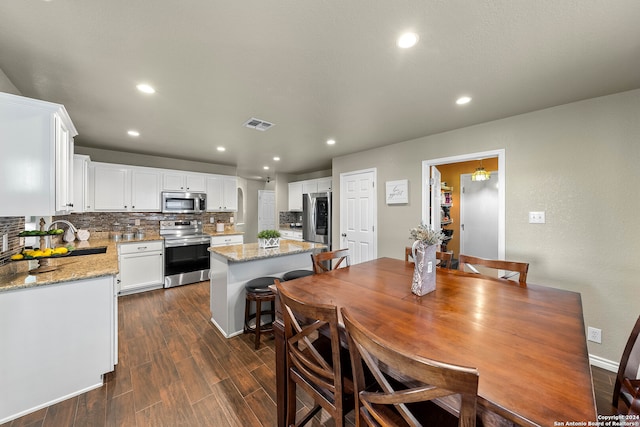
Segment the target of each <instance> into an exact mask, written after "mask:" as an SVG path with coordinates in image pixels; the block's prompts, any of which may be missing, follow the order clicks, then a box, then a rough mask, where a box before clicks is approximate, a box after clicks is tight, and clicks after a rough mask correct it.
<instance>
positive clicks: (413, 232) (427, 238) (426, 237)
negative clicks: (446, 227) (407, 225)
mask: <svg viewBox="0 0 640 427" xmlns="http://www.w3.org/2000/svg"><path fill="white" fill-rule="evenodd" d="M409 233H410V236H411V237H410V238H411V239H413V240H419V241H421V242H424V243H425V244H427V245H429V246H431V245H439V244H441V243H442V241H443V240H444V234H442V232H441V231H435V230H431V229H430V228H429V227H428V226H426V225H424V224H420V225H418V226H417V227H415V228H412V229H410V230H409Z"/></svg>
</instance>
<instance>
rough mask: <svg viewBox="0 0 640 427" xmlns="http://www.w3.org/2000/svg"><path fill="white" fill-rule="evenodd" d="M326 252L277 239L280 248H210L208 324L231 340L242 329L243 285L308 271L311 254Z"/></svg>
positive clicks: (314, 245) (318, 246)
mask: <svg viewBox="0 0 640 427" xmlns="http://www.w3.org/2000/svg"><path fill="white" fill-rule="evenodd" d="M323 250H326V246H325V245H322V244H318V243H310V242H298V241H294V240H286V239H280V246H278V247H275V248H259V247H258V244H257V243H246V244H243V245H231V246H222V247H211V248H209V252H211V273H210V278H211V294H210V298H211V321H212V322H213V324H214V325H216V327H217V328H218V329H219V330H220V332H222V333H223V334H224V336H225V337H227V338H230V337H232V336H235V335H239V334H241V333H242V331H243V329H244V328H243V327H244V305H245V290H244V285H245V284H246V283H247V282H248V281H249V280H251V279H255V278H257V277H262V276H275V277H282V275H283V274H284V273H286V272H287V271H291V270H311V269H312V266H311V254H312V253H316V252H321V251H323Z"/></svg>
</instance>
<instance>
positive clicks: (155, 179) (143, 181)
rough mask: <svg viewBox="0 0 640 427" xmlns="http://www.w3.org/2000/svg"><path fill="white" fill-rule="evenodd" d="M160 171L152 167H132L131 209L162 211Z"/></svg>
mask: <svg viewBox="0 0 640 427" xmlns="http://www.w3.org/2000/svg"><path fill="white" fill-rule="evenodd" d="M160 179H161V175H160V172H159V171H157V170H155V169H151V168H131V210H132V211H139V212H160V210H161V209H160Z"/></svg>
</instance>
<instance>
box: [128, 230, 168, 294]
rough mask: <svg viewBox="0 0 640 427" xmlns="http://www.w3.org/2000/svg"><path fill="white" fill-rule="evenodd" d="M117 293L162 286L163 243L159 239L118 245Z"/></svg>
mask: <svg viewBox="0 0 640 427" xmlns="http://www.w3.org/2000/svg"><path fill="white" fill-rule="evenodd" d="M118 266H119V270H120V274H119V281H118V282H119V286H118V293H119V294H129V293H134V292H141V291H146V290H150V289H158V288H162V287H163V286H164V245H163V242H162V241H161V240H157V241H156V240H153V241H143V242H132V243H121V244H120V245H119V246H118Z"/></svg>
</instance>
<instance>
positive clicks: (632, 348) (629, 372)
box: [612, 316, 640, 414]
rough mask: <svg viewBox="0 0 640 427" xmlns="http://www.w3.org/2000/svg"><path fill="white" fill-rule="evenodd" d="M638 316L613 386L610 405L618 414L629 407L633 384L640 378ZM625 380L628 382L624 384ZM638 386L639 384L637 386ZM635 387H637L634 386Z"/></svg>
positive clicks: (639, 330)
mask: <svg viewBox="0 0 640 427" xmlns="http://www.w3.org/2000/svg"><path fill="white" fill-rule="evenodd" d="M639 336H640V316H638V319H637V320H636V324H635V325H634V326H633V329H632V330H631V335H629V339H628V340H627V344H626V345H625V347H624V350H623V352H622V357H621V358H620V365H619V366H618V373H617V375H616V381H615V383H614V385H613V401H612V404H613V406H614V407H615V408H617V409H618V412H619V413H623V414H624V413H626V411H627V410H628V409H629V408H630V407H631V403H632V401H633V395H634V390H633V387H632V383H633V382H638V381H637V380H638V377H640V372H639V371H640V339H638V337H639ZM625 379H627V380H628V382H627V383H626V384H625ZM639 385H640V384H639ZM636 387H637V386H636Z"/></svg>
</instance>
